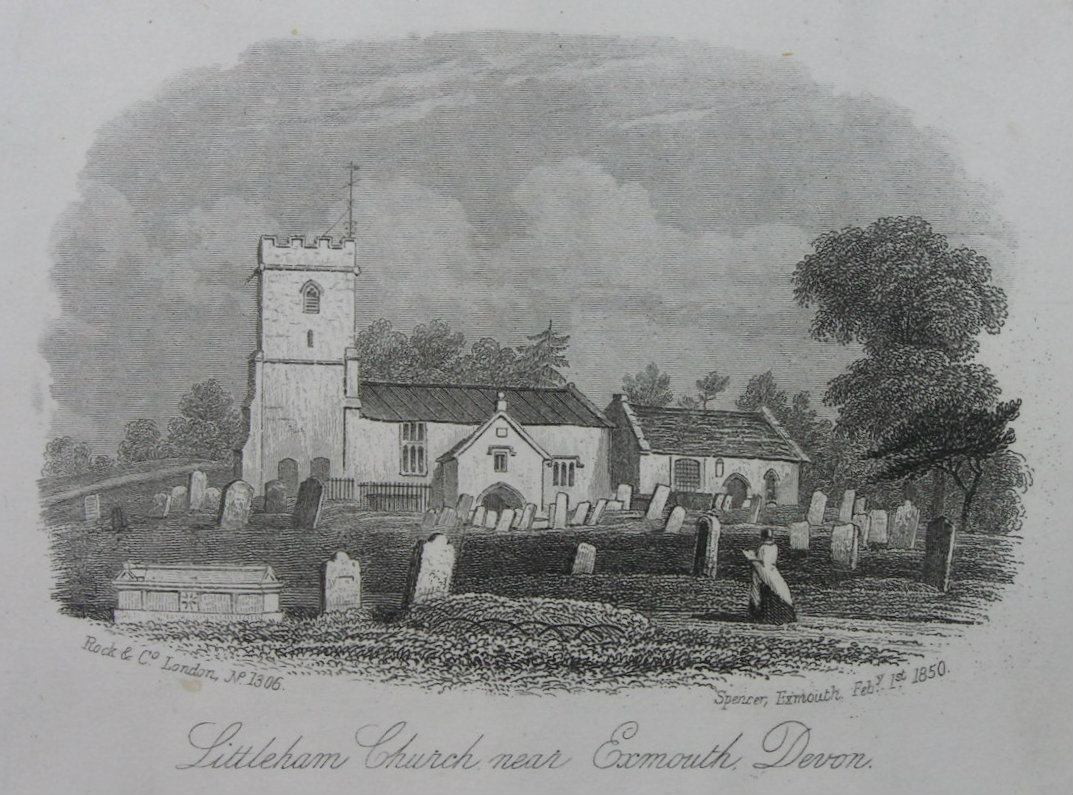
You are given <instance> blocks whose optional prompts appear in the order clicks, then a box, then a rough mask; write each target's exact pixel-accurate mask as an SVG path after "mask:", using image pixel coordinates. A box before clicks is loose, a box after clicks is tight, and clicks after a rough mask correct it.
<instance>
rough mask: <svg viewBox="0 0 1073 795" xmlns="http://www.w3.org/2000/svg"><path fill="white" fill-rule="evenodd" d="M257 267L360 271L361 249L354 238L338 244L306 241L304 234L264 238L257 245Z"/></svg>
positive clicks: (324, 240) (327, 239)
mask: <svg viewBox="0 0 1073 795" xmlns="http://www.w3.org/2000/svg"><path fill="white" fill-rule="evenodd" d="M257 265H258V268H259V269H261V270H264V269H265V268H268V269H271V270H277V269H278V270H291V269H294V270H313V271H315V270H324V271H352V272H357V250H356V247H355V243H354V240H353V238H343V239H341V240H339V241H336V240H334V239H333V238H331V237H316V238H312V239H310V240H306V238H305V237H304V236H302V235H295V236H292V237H290V238H277V237H276V236H275V235H262V236H261V240H260V242H259V243H258V244H257Z"/></svg>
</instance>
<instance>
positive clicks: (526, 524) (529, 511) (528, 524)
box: [518, 502, 537, 533]
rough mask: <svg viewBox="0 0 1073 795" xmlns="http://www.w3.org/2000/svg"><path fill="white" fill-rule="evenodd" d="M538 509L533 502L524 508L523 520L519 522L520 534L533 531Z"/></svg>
mask: <svg viewBox="0 0 1073 795" xmlns="http://www.w3.org/2000/svg"><path fill="white" fill-rule="evenodd" d="M536 510H537V507H536V505H534V504H533V503H531V502H527V503H526V504H525V507H524V508H522V518H521V520H519V522H518V532H520V533H528V532H529V531H530V530H532V529H533V519H534V518H535V517H536Z"/></svg>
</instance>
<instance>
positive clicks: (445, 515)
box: [436, 505, 458, 527]
mask: <svg viewBox="0 0 1073 795" xmlns="http://www.w3.org/2000/svg"><path fill="white" fill-rule="evenodd" d="M436 526H437V527H457V526H458V514H457V513H456V512H455V509H454V508H452V507H451V506H450V505H445V506H444V507H442V508H440V512H439V514H438V515H437V516H436Z"/></svg>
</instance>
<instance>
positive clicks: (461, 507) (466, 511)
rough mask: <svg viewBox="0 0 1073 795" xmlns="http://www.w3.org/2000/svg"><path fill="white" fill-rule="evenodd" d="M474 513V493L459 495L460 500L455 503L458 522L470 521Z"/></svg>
mask: <svg viewBox="0 0 1073 795" xmlns="http://www.w3.org/2000/svg"><path fill="white" fill-rule="evenodd" d="M472 513H473V495H472V494H460V495H459V496H458V502H456V503H455V514H456V515H457V516H458V523H459V524H465V523H466V522H467V521H469V517H470V514H472Z"/></svg>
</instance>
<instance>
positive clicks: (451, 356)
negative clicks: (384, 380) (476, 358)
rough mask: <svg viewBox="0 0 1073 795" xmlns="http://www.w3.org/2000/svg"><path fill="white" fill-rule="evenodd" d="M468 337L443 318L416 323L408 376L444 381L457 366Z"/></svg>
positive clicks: (431, 380) (410, 377)
mask: <svg viewBox="0 0 1073 795" xmlns="http://www.w3.org/2000/svg"><path fill="white" fill-rule="evenodd" d="M465 344H466V338H465V337H464V336H463V335H462V333H461V332H452V331H451V327H450V326H448V325H447V324H446V323H445V322H444V321H442V320H433V321H431V322H430V323H427V324H421V325H418V326H414V330H413V333H412V334H411V335H410V340H409V345H408V348H409V350H408V351H407V357H406V358H407V360H408V361H407V372H406V376H407V379H408V380H413V381H426V382H433V383H442V382H444V381H450V380H451V379H452V377H453V376H454V375H455V373H456V372H457V370H458V360H459V358H460V356H461V354H462V349H463V346H464V345H465Z"/></svg>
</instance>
